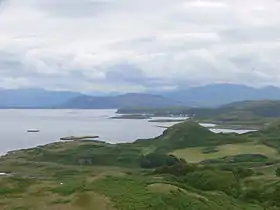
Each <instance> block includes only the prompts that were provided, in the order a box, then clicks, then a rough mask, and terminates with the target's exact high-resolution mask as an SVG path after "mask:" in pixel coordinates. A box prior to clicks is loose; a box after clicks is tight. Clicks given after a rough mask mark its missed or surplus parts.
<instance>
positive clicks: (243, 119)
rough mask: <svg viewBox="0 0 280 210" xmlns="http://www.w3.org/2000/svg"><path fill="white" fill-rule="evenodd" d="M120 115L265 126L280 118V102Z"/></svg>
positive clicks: (130, 111)
mask: <svg viewBox="0 0 280 210" xmlns="http://www.w3.org/2000/svg"><path fill="white" fill-rule="evenodd" d="M118 113H120V114H136V113H137V114H150V115H154V116H171V115H177V116H178V115H187V116H189V117H192V118H193V119H195V120H197V121H200V122H212V123H216V124H218V125H227V124H229V125H245V127H246V126H252V127H254V126H256V127H259V126H263V125H265V124H266V123H270V122H271V121H273V120H275V119H277V118H279V117H280V101H269V100H266V101H242V102H234V103H231V104H226V105H223V106H220V107H217V108H188V107H173V108H158V109H155V108H154V109H151V108H133V107H131V108H122V109H119V110H118Z"/></svg>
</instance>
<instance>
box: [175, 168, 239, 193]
mask: <svg viewBox="0 0 280 210" xmlns="http://www.w3.org/2000/svg"><path fill="white" fill-rule="evenodd" d="M179 180H180V181H181V182H184V183H186V184H188V185H190V186H192V187H194V188H197V189H200V190H205V191H222V192H225V193H226V194H228V195H232V196H236V195H237V193H238V190H239V183H238V181H237V180H236V178H235V176H234V174H233V173H232V172H226V171H218V170H197V171H194V172H192V173H188V174H187V175H186V176H184V177H182V178H180V179H179Z"/></svg>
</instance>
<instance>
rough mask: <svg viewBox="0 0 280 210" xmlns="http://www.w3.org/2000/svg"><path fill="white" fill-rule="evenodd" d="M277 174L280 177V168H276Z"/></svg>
mask: <svg viewBox="0 0 280 210" xmlns="http://www.w3.org/2000/svg"><path fill="white" fill-rule="evenodd" d="M275 175H276V176H278V177H280V168H276V170H275Z"/></svg>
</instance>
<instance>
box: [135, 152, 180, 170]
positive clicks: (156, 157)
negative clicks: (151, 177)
mask: <svg viewBox="0 0 280 210" xmlns="http://www.w3.org/2000/svg"><path fill="white" fill-rule="evenodd" d="M178 162H180V160H179V159H178V158H176V157H175V156H173V155H166V154H160V153H151V154H148V155H146V156H143V157H142V158H141V160H140V166H141V167H142V168H158V167H161V166H172V165H175V164H176V163H178Z"/></svg>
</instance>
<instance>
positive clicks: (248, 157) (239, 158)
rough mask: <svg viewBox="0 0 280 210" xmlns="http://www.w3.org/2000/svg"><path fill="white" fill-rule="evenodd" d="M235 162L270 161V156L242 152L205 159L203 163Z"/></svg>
mask: <svg viewBox="0 0 280 210" xmlns="http://www.w3.org/2000/svg"><path fill="white" fill-rule="evenodd" d="M225 163H227V164H234V163H263V164H267V163H269V159H268V157H266V156H265V155H260V154H242V155H234V156H226V157H223V158H217V159H209V160H204V161H202V162H201V164H204V165H209V164H225Z"/></svg>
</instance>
